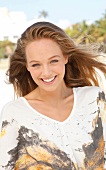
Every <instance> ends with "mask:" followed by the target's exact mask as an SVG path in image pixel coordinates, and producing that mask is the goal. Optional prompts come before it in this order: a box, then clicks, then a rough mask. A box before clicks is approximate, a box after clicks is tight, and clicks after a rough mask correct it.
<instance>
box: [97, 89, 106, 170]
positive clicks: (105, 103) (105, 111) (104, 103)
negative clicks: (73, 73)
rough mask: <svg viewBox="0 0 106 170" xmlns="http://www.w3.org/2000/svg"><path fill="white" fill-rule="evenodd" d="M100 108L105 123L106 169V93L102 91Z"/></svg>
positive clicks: (105, 154) (105, 155) (105, 156)
mask: <svg viewBox="0 0 106 170" xmlns="http://www.w3.org/2000/svg"><path fill="white" fill-rule="evenodd" d="M98 101H99V102H98V103H99V108H100V115H101V118H102V123H103V124H102V125H103V135H104V144H105V147H104V161H105V169H106V94H105V93H104V92H103V91H102V92H99V100H98Z"/></svg>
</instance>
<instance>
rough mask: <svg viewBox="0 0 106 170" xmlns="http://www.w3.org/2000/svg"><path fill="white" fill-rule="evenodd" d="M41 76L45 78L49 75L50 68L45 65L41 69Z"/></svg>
mask: <svg viewBox="0 0 106 170" xmlns="http://www.w3.org/2000/svg"><path fill="white" fill-rule="evenodd" d="M42 74H43V76H45V77H47V76H49V75H50V74H51V69H50V66H49V65H45V66H43V69H42Z"/></svg>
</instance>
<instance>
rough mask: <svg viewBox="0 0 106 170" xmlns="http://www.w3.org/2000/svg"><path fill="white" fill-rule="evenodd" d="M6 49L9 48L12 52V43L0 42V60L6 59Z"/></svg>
mask: <svg viewBox="0 0 106 170" xmlns="http://www.w3.org/2000/svg"><path fill="white" fill-rule="evenodd" d="M6 47H9V48H10V49H11V51H12V50H13V48H14V43H12V42H10V41H8V40H5V41H0V59H1V58H7V57H8V54H7V53H6Z"/></svg>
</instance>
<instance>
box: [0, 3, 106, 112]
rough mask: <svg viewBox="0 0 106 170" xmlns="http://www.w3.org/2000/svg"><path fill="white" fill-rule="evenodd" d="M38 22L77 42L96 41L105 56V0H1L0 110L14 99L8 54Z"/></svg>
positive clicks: (9, 54)
mask: <svg viewBox="0 0 106 170" xmlns="http://www.w3.org/2000/svg"><path fill="white" fill-rule="evenodd" d="M37 21H50V22H52V23H54V24H56V25H58V26H60V27H61V28H62V29H64V30H65V31H66V33H67V34H68V35H69V36H70V37H72V38H74V39H75V40H76V41H78V42H79V41H80V40H81V42H82V43H89V41H90V42H91V43H95V42H98V43H99V45H100V54H103V55H104V56H106V0H101V1H100V0H92V1H89V0H73V1H72V0H65V1H61V0H53V1H50V0H30V1H28V0H18V1H15V0H0V110H1V109H2V107H3V106H4V105H5V104H6V103H7V102H8V101H11V100H13V99H14V91H13V87H12V85H9V84H7V83H6V82H5V81H6V77H5V73H6V70H7V69H8V64H9V57H10V56H11V54H12V52H13V51H14V48H15V45H16V42H17V39H18V38H19V37H20V35H21V33H22V32H23V31H24V30H25V29H26V28H27V27H28V26H30V25H31V24H33V23H35V22H37ZM86 37H88V38H86Z"/></svg>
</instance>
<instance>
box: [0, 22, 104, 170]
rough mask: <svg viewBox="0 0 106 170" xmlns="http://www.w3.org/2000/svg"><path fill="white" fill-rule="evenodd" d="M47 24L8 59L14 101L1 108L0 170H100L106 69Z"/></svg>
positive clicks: (36, 27) (33, 29)
mask: <svg viewBox="0 0 106 170" xmlns="http://www.w3.org/2000/svg"><path fill="white" fill-rule="evenodd" d="M97 59H98V57H97V56H96V55H95V53H93V51H91V49H89V50H88V48H86V46H85V47H84V46H82V47H81V46H78V45H76V44H75V43H74V41H73V40H72V39H71V38H70V37H68V36H67V35H66V33H65V32H64V31H63V30H62V29H61V28H59V27H57V26H56V25H54V24H52V23H50V22H37V23H35V24H33V25H31V26H30V27H29V28H27V29H26V30H25V32H24V33H23V34H22V35H21V38H20V39H19V40H18V42H17V47H16V49H15V51H14V53H13V55H12V56H11V58H10V65H9V69H8V72H7V74H8V76H9V82H10V83H12V84H13V86H14V90H15V92H16V94H17V96H18V99H15V100H14V101H12V102H9V103H8V104H6V105H5V106H4V108H3V109H2V114H1V118H0V123H1V134H0V153H2V154H0V170H7V169H8V170H9V169H11V170H13V169H18V170H21V169H28V170H31V169H34V170H37V169H39V170H42V169H45V170H54V169H55V170H60V169H61V170H66V169H67V170H79V169H82V170H91V169H93V170H97V169H99V170H103V169H104V167H105V163H104V160H105V142H104V141H106V97H105V93H104V92H103V91H102V89H101V88H100V87H99V81H98V75H97V72H96V70H97V69H99V70H100V71H101V72H102V73H103V74H104V75H105V77H106V65H105V64H103V63H101V62H100V61H98V60H97Z"/></svg>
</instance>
